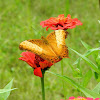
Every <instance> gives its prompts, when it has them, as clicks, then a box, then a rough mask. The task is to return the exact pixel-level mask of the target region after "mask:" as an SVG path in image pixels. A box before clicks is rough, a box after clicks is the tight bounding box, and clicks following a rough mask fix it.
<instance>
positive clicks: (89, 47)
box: [81, 40, 91, 50]
mask: <svg viewBox="0 0 100 100" xmlns="http://www.w3.org/2000/svg"><path fill="white" fill-rule="evenodd" d="M81 43H82V44H83V46H84V47H85V48H86V49H87V50H89V49H91V46H90V45H88V44H87V43H85V42H83V41H82V40H81Z"/></svg>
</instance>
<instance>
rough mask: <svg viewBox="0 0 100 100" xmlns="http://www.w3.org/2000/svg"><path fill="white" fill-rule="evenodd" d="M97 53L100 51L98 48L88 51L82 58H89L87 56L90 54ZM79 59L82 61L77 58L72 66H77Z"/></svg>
mask: <svg viewBox="0 0 100 100" xmlns="http://www.w3.org/2000/svg"><path fill="white" fill-rule="evenodd" d="M97 51H100V48H94V49H89V50H88V51H87V52H86V53H85V54H84V55H83V56H85V57H87V56H89V55H91V54H92V53H95V52H97ZM79 59H80V60H82V59H81V58H80V57H79V58H78V59H77V60H76V61H75V62H74V64H73V65H75V64H77V63H78V61H79Z"/></svg>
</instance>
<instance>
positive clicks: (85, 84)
mask: <svg viewBox="0 0 100 100" xmlns="http://www.w3.org/2000/svg"><path fill="white" fill-rule="evenodd" d="M91 77H92V71H91V70H89V71H88V72H87V73H86V74H85V76H84V77H83V83H82V85H83V86H84V87H86V86H87V85H88V83H89V81H90V79H91Z"/></svg>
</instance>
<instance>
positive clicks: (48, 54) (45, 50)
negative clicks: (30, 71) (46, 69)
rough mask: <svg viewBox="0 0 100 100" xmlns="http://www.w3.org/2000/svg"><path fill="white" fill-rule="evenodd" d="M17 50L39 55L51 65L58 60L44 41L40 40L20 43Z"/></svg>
mask: <svg viewBox="0 0 100 100" xmlns="http://www.w3.org/2000/svg"><path fill="white" fill-rule="evenodd" d="M19 48H20V49H21V50H27V51H31V52H33V53H35V54H37V55H39V56H40V57H41V58H43V59H45V60H48V61H50V62H52V63H55V61H56V60H57V59H59V58H58V56H57V55H56V54H55V52H54V51H53V50H52V48H50V46H49V44H48V43H47V42H45V41H44V40H40V39H31V40H26V41H23V42H22V43H20V45H19ZM54 59H55V61H54Z"/></svg>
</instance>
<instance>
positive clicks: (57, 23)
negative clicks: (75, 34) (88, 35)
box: [40, 14, 82, 30]
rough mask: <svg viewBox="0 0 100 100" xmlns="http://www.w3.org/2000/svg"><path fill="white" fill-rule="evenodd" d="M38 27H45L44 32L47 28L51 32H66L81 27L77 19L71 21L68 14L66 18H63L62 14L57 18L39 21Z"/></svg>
mask: <svg viewBox="0 0 100 100" xmlns="http://www.w3.org/2000/svg"><path fill="white" fill-rule="evenodd" d="M40 25H41V26H42V27H47V28H46V30H48V28H51V29H52V30H58V29H62V30H66V29H69V28H70V29H72V28H75V27H76V25H82V23H81V22H80V20H78V19H77V18H74V19H72V18H71V15H70V14H68V16H67V17H64V14H61V15H59V16H58V17H51V18H49V19H47V20H45V21H41V23H40Z"/></svg>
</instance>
